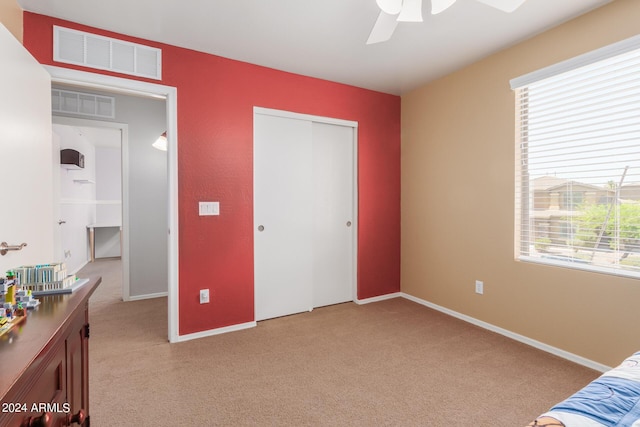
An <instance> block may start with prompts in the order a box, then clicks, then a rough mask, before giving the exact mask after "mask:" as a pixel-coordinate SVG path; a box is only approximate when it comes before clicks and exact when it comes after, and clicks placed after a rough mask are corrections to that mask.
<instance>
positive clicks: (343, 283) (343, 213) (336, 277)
mask: <svg viewBox="0 0 640 427" xmlns="http://www.w3.org/2000/svg"><path fill="white" fill-rule="evenodd" d="M312 130H313V196H314V197H313V242H314V243H313V306H314V307H322V306H325V305H330V304H337V303H341V302H345V301H351V300H352V299H353V296H352V290H353V241H354V228H355V226H354V219H353V201H354V191H353V188H354V187H353V152H354V131H353V128H351V127H347V126H338V125H332V124H325V123H313V128H312Z"/></svg>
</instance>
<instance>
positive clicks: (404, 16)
mask: <svg viewBox="0 0 640 427" xmlns="http://www.w3.org/2000/svg"><path fill="white" fill-rule="evenodd" d="M398 21H400V22H422V0H403V1H402V10H401V11H400V15H398Z"/></svg>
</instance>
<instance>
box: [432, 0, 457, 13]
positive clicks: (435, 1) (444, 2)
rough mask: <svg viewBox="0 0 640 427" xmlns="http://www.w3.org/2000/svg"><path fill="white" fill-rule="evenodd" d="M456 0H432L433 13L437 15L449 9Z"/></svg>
mask: <svg viewBox="0 0 640 427" xmlns="http://www.w3.org/2000/svg"><path fill="white" fill-rule="evenodd" d="M455 2H456V0H431V14H432V15H437V14H438V13H440V12H444V11H445V10H447V9H448V8H449V7H450V6H451V5H452V4H454V3H455Z"/></svg>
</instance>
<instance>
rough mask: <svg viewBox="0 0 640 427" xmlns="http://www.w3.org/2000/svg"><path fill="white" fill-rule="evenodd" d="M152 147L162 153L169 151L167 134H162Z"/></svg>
mask: <svg viewBox="0 0 640 427" xmlns="http://www.w3.org/2000/svg"><path fill="white" fill-rule="evenodd" d="M151 146H152V147H153V148H156V149H158V150H160V151H167V132H162V135H160V136H159V137H158V139H156V142H154V143H153V144H151Z"/></svg>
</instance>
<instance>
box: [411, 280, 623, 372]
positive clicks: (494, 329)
mask: <svg viewBox="0 0 640 427" xmlns="http://www.w3.org/2000/svg"><path fill="white" fill-rule="evenodd" d="M400 296H401V297H402V298H406V299H408V300H410V301H413V302H416V303H418V304H421V305H424V306H425V307H429V308H432V309H434V310H437V311H439V312H441V313H444V314H448V315H449V316H453V317H455V318H458V319H460V320H464V321H465V322H468V323H471V324H473V325H476V326H480V327H481V328H484V329H487V330H489V331H491V332H495V333H498V334H500V335H504V336H505V337H507V338H511V339H512V340H515V341H519V342H521V343H524V344H527V345H530V346H532V347H535V348H537V349H539V350H542V351H546V352H547V353H551V354H553V355H556V356H558V357H561V358H563V359H566V360H569V361H571V362H574V363H577V364H579V365H582V366H586V367H587V368H591V369H594V370H596V371H600V372H605V371H608V370H610V369H611V367H609V366H606V365H603V364H601V363H597V362H594V361H593V360H589V359H586V358H584V357H581V356H578V355H576V354H573V353H569V352H568V351H564V350H561V349H559V348H556V347H553V346H550V345H548V344H545V343H543V342H540V341H536V340H534V339H531V338H529V337H526V336H524V335H520V334H516V333H515V332H511V331H509V330H507V329H503V328H500V327H498V326H495V325H492V324H491V323H487V322H483V321H482V320H478V319H476V318H473V317H471V316H467V315H465V314H462V313H458V312H457V311H453V310H450V309H448V308H445V307H442V306H439V305H437V304H434V303H432V302H429V301H425V300H423V299H420V298H417V297H414V296H413V295H409V294H405V293H404V292H400Z"/></svg>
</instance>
